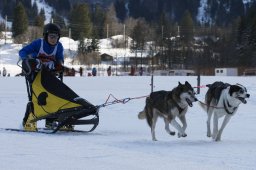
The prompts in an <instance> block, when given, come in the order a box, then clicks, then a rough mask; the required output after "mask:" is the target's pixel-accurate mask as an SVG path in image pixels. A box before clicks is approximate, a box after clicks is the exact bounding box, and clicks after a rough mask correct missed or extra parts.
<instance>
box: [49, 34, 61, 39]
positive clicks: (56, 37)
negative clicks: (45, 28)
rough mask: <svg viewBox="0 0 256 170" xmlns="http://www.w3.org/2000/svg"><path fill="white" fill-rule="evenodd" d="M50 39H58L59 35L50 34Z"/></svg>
mask: <svg viewBox="0 0 256 170" xmlns="http://www.w3.org/2000/svg"><path fill="white" fill-rule="evenodd" d="M48 37H49V38H51V39H58V38H59V35H58V34H48Z"/></svg>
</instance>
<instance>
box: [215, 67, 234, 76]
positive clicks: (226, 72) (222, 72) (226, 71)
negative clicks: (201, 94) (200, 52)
mask: <svg viewBox="0 0 256 170" xmlns="http://www.w3.org/2000/svg"><path fill="white" fill-rule="evenodd" d="M215 76H238V69H237V68H215Z"/></svg>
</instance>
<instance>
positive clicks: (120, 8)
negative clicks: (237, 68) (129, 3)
mask: <svg viewBox="0 0 256 170" xmlns="http://www.w3.org/2000/svg"><path fill="white" fill-rule="evenodd" d="M114 5H115V10H116V15H117V18H118V19H119V20H120V21H121V22H124V20H125V18H126V8H125V2H124V0H117V1H116V2H115V4H114Z"/></svg>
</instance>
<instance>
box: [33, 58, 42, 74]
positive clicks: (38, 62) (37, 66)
mask: <svg viewBox="0 0 256 170" xmlns="http://www.w3.org/2000/svg"><path fill="white" fill-rule="evenodd" d="M41 68H42V62H41V61H40V60H39V59H36V68H35V70H36V71H38V70H40V69H41Z"/></svg>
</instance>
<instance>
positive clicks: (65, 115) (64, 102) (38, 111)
mask: <svg viewBox="0 0 256 170" xmlns="http://www.w3.org/2000/svg"><path fill="white" fill-rule="evenodd" d="M18 65H19V64H18ZM19 66H20V65H19ZM35 66H36V60H35V59H28V60H25V61H23V62H22V69H23V73H24V75H25V80H26V85H27V92H28V99H29V101H28V103H27V107H26V112H25V116H24V118H23V127H24V130H26V131H37V121H39V120H44V119H45V120H47V119H50V120H52V121H51V123H52V126H51V127H50V128H51V129H52V132H53V133H55V132H57V131H58V130H63V129H64V130H65V129H66V127H68V128H67V129H69V130H71V131H72V130H74V126H75V125H90V126H91V129H90V130H88V132H91V131H93V130H94V129H95V128H96V127H97V126H98V123H99V115H98V111H99V108H98V107H96V106H94V105H93V104H91V103H90V102H88V101H87V100H85V99H83V98H81V97H79V96H78V95H77V94H76V93H75V92H74V91H73V90H71V89H70V88H69V87H68V86H66V85H65V84H64V83H63V82H62V78H63V74H62V72H59V73H56V72H54V71H52V70H49V69H48V68H46V67H45V66H44V65H42V67H41V68H40V69H36V67H35Z"/></svg>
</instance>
